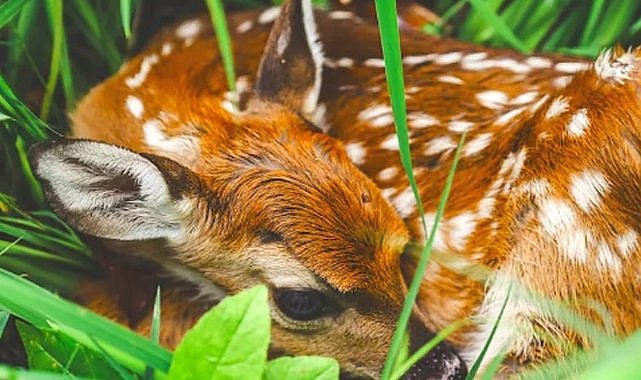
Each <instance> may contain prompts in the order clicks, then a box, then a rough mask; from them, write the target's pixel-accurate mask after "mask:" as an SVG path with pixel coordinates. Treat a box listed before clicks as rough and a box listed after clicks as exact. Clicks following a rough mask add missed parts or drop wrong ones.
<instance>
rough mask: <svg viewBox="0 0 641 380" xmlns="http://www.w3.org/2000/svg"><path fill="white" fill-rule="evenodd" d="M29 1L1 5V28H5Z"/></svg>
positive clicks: (14, 1)
mask: <svg viewBox="0 0 641 380" xmlns="http://www.w3.org/2000/svg"><path fill="white" fill-rule="evenodd" d="M26 2H27V0H8V1H7V2H5V3H4V4H2V5H0V28H2V27H4V26H5V25H7V23H9V21H11V20H12V19H13V18H14V17H15V16H16V15H17V14H18V12H20V10H21V9H22V7H23V6H24V5H25V3H26Z"/></svg>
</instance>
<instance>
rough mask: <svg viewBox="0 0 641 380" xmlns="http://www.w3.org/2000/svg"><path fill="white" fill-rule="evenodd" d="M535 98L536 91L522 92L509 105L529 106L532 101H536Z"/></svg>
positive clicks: (537, 94)
mask: <svg viewBox="0 0 641 380" xmlns="http://www.w3.org/2000/svg"><path fill="white" fill-rule="evenodd" d="M537 96H539V93H538V92H537V91H528V92H524V93H522V94H521V95H519V96H517V97H516V98H514V99H512V100H511V101H510V103H511V104H517V105H523V104H530V103H532V102H533V101H534V100H536V98H537Z"/></svg>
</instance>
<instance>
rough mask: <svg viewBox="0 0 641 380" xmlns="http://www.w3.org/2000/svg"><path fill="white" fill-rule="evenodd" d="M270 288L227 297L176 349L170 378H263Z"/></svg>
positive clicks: (268, 326)
mask: <svg viewBox="0 0 641 380" xmlns="http://www.w3.org/2000/svg"><path fill="white" fill-rule="evenodd" d="M270 322H271V318H270V315H269V307H268V304H267V288H266V287H265V286H258V287H255V288H252V289H249V290H246V291H244V292H241V293H239V294H237V295H235V296H232V297H228V298H225V299H224V300H223V301H222V302H221V303H220V304H219V305H218V306H216V307H214V308H213V309H211V310H210V311H208V312H207V313H205V315H203V316H202V317H201V318H200V320H199V321H198V323H196V325H195V326H194V328H192V329H191V330H190V331H189V332H187V334H185V337H184V338H183V340H182V342H181V343H180V344H179V345H178V348H176V352H175V353H174V359H173V361H172V363H171V367H170V368H169V376H168V379H173V380H177V379H259V378H261V377H262V375H263V371H264V369H265V362H266V360H267V346H268V345H269V334H270V332H269V328H270Z"/></svg>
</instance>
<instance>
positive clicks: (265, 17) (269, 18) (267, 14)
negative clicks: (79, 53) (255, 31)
mask: <svg viewBox="0 0 641 380" xmlns="http://www.w3.org/2000/svg"><path fill="white" fill-rule="evenodd" d="M278 15H280V7H270V8H267V9H265V10H264V11H263V13H261V14H260V16H258V22H259V23H260V24H269V23H272V22H274V21H276V19H277V18H278Z"/></svg>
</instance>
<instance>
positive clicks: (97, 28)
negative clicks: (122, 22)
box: [72, 0, 122, 73]
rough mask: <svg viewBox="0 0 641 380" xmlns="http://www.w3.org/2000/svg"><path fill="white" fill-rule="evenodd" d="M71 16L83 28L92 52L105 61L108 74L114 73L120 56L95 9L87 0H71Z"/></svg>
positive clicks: (120, 61)
mask: <svg viewBox="0 0 641 380" xmlns="http://www.w3.org/2000/svg"><path fill="white" fill-rule="evenodd" d="M73 5H74V7H73V9H74V10H75V12H74V13H72V15H77V16H78V18H79V20H78V21H76V24H78V25H81V27H83V31H84V35H85V37H86V38H87V40H88V41H89V43H90V44H91V45H92V46H93V48H94V50H96V51H97V52H99V53H100V54H102V56H103V57H104V58H105V59H106V60H107V66H108V67H109V72H111V73H114V72H116V71H117V70H118V67H120V64H121V63H122V56H121V54H120V52H119V51H118V47H117V46H116V40H115V39H114V38H111V36H109V35H108V33H107V32H106V31H105V30H104V28H103V26H102V24H101V23H100V21H99V16H98V14H97V11H96V9H95V8H94V6H93V5H92V4H91V3H90V2H89V1H88V0H73Z"/></svg>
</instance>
